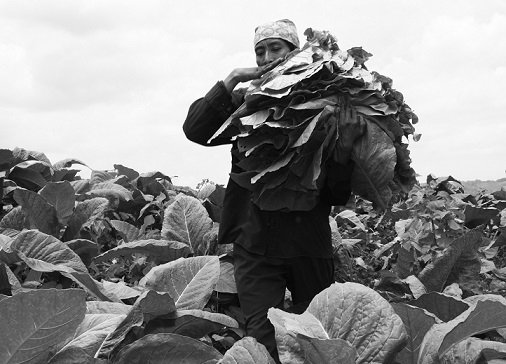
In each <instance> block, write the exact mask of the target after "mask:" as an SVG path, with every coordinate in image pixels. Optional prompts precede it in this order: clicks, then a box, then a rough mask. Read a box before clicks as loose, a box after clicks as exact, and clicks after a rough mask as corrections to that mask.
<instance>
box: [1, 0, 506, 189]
mask: <svg viewBox="0 0 506 364" xmlns="http://www.w3.org/2000/svg"><path fill="white" fill-rule="evenodd" d="M266 9H268V11H266ZM279 18H291V19H293V20H294V21H295V22H296V24H297V26H298V27H299V35H300V36H301V40H302V41H303V40H304V39H303V36H302V33H303V31H304V29H305V28H306V27H314V28H317V29H326V30H330V31H331V32H333V33H334V34H335V35H336V36H337V38H338V40H339V44H340V45H341V46H342V48H345V49H347V48H350V47H352V46H363V47H364V48H365V49H366V50H368V51H370V52H371V53H373V54H374V56H373V57H372V59H371V60H370V61H369V62H368V63H369V64H368V66H369V68H370V69H373V70H376V71H378V72H380V73H384V74H385V75H387V76H390V77H392V78H393V80H394V87H395V88H397V89H399V90H400V91H401V92H403V94H404V96H405V98H406V101H407V103H408V104H409V105H410V106H411V107H412V108H413V109H414V110H415V112H417V114H418V115H419V117H420V123H419V124H417V125H416V128H417V131H418V132H421V133H422V134H423V136H422V140H421V141H420V142H419V143H411V145H410V150H412V158H413V165H414V166H415V169H416V170H417V171H418V172H419V173H420V174H421V175H426V174H428V173H432V172H433V173H436V174H439V175H443V174H454V175H455V176H456V177H462V178H466V179H475V178H484V179H485V178H500V177H503V176H504V163H503V161H502V156H504V155H506V147H505V145H506V144H505V143H504V142H503V141H502V140H501V139H502V137H503V136H504V135H506V133H505V130H504V126H503V124H504V123H503V121H502V116H501V115H502V113H503V108H504V100H503V97H502V85H504V84H505V82H506V79H505V77H506V66H505V64H504V59H506V51H505V45H504V41H503V39H502V38H503V34H506V9H505V6H504V5H503V2H501V1H499V0H490V1H489V2H487V6H483V4H481V3H476V2H473V1H461V2H459V3H458V6H457V5H456V4H455V3H454V2H453V1H436V0H428V1H424V2H422V1H413V2H406V1H399V0H389V1H385V2H381V3H379V2H370V1H355V2H344V3H339V4H337V3H329V2H328V1H320V0H315V1H313V2H311V5H310V6H309V5H308V4H306V3H302V2H293V1H276V2H271V1H266V0H259V1H256V2H245V1H222V2H216V3H209V2H205V1H203V0H202V1H201V0H199V1H188V2H186V3H180V2H171V1H157V0H146V1H144V2H143V3H142V4H140V3H139V2H137V1H133V0H125V1H124V0H110V1H106V2H100V1H89V0H87V1H72V2H69V1H66V0H58V1H56V0H48V1H44V2H28V1H23V0H20V1H16V2H12V1H1V0H0V52H1V53H2V59H1V60H0V82H1V83H2V85H8V87H2V88H1V89H0V112H1V113H2V144H3V145H2V147H9V148H13V147H14V146H20V147H24V148H27V149H33V150H38V151H41V152H44V153H46V154H47V155H48V156H49V157H50V159H51V160H52V161H56V160H59V159H64V158H67V157H76V158H79V159H82V160H83V161H85V162H87V163H89V164H90V165H92V166H93V167H94V168H97V169H111V168H112V165H113V164H114V163H120V164H124V165H126V166H129V167H131V168H135V169H137V170H139V171H141V172H144V171H149V170H161V171H162V172H164V173H166V174H169V175H179V176H180V177H179V178H180V181H181V182H182V183H188V185H195V184H196V183H197V182H198V181H200V180H201V179H202V178H210V179H214V180H216V181H218V182H220V183H225V182H226V180H227V177H228V172H229V170H230V155H229V146H225V147H218V148H205V147H202V146H199V145H196V144H193V143H192V142H190V141H188V140H186V138H185V137H184V135H183V133H182V130H181V126H182V123H183V121H184V119H185V117H186V113H187V110H188V107H189V105H190V104H191V103H192V102H193V101H194V100H195V99H197V98H199V97H202V96H203V95H204V94H205V93H206V92H207V91H208V90H209V89H210V88H211V86H212V85H213V84H214V83H215V82H217V81H218V80H220V79H223V78H225V77H226V76H227V75H228V73H229V72H231V71H232V70H233V69H234V68H235V67H249V66H253V65H254V57H253V52H252V38H253V29H254V27H255V26H256V25H258V24H260V23H263V22H265V21H268V20H272V19H279ZM435 156H437V158H435ZM484 161H486V163H484Z"/></svg>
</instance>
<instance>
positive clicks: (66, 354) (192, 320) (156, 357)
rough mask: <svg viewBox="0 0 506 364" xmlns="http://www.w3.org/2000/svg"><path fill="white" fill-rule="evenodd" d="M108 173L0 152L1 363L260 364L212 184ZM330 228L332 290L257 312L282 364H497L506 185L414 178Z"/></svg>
mask: <svg viewBox="0 0 506 364" xmlns="http://www.w3.org/2000/svg"><path fill="white" fill-rule="evenodd" d="M112 167H113V168H112V169H111V170H109V171H96V170H93V171H92V172H91V176H90V178H88V179H83V178H81V177H80V175H79V171H80V170H81V169H83V168H84V169H86V168H88V167H87V165H86V163H85V162H83V161H80V160H77V159H73V158H70V159H66V160H62V161H59V162H56V163H52V162H51V161H50V160H49V159H48V158H47V157H46V156H45V155H44V154H43V153H41V152H36V151H29V150H25V149H21V148H15V149H13V150H9V149H1V150H0V182H1V189H0V204H1V207H2V210H1V211H0V363H2V364H3V363H9V364H13V363H51V364H56V363H66V364H69V363H76V364H77V363H79V364H85V363H90V364H91V363H97V364H98V363H139V362H149V363H169V362H173V363H241V364H248V363H251V364H253V363H255V364H262V363H273V362H274V361H273V360H272V358H270V356H269V354H268V353H267V351H266V349H265V347H263V345H261V344H259V343H258V342H257V341H256V340H255V339H253V338H251V337H248V336H246V335H245V332H244V320H243V317H242V314H241V309H240V306H239V302H238V299H237V294H236V288H235V282H234V277H233V258H232V255H231V252H232V247H231V246H228V245H218V244H217V232H218V227H219V223H220V212H221V208H222V207H221V206H222V205H221V204H222V199H223V195H224V191H225V189H224V187H223V186H221V185H217V184H215V183H213V182H212V181H209V180H203V181H202V182H201V183H200V184H199V185H198V186H196V187H195V188H193V187H186V186H177V185H175V184H173V183H172V180H171V178H170V177H169V176H167V175H165V174H163V173H161V172H158V171H154V172H138V171H135V170H133V169H131V168H128V167H126V166H123V165H120V164H115V165H114V166H112ZM505 184H506V183H505ZM329 219H330V224H331V227H332V231H333V247H334V259H335V263H336V271H335V281H336V283H334V284H333V285H332V286H331V287H329V288H328V289H326V290H324V291H323V292H321V293H320V294H319V295H317V296H316V297H315V298H314V299H313V301H312V302H311V304H310V305H309V307H308V308H307V310H306V311H305V312H304V313H303V314H300V315H298V314H294V313H291V312H290V307H291V300H290V293H289V292H288V291H287V294H286V299H285V307H284V310H280V309H276V308H272V309H270V310H269V315H268V317H269V319H270V321H271V322H272V323H273V325H274V327H275V329H276V339H277V343H278V350H279V353H280V359H281V361H282V362H283V363H344V364H346V363H399V364H430V363H501V362H506V299H505V295H506V256H505V254H506V253H505V248H504V246H505V245H506V190H504V189H503V190H497V191H478V192H473V193H472V194H471V193H466V190H465V188H464V186H463V184H462V183H461V182H459V181H458V180H456V179H454V178H452V177H440V178H438V177H436V176H428V177H427V179H426V181H425V182H424V183H422V184H416V185H415V186H414V187H413V188H412V189H411V190H410V191H409V192H408V193H407V194H406V195H405V196H403V197H402V198H400V197H399V198H396V199H395V200H393V201H392V202H391V204H390V205H389V206H388V208H387V209H383V210H378V209H376V208H373V204H372V203H371V202H369V201H367V200H365V199H363V198H361V197H358V196H353V197H352V199H351V200H350V201H349V202H348V204H347V205H346V206H339V207H334V209H333V210H332V213H331V216H329Z"/></svg>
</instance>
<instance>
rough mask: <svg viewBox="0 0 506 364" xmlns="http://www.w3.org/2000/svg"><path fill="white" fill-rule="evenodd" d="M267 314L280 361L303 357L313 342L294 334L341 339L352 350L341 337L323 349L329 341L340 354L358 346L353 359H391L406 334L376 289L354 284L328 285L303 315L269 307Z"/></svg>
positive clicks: (399, 320) (361, 360) (391, 309)
mask: <svg viewBox="0 0 506 364" xmlns="http://www.w3.org/2000/svg"><path fill="white" fill-rule="evenodd" d="M268 317H269V319H270V321H271V322H272V324H273V325H274V328H275V331H276V340H277V343H278V351H279V355H280V359H281V360H282V362H283V363H303V362H305V361H304V360H305V356H306V354H305V352H304V350H307V347H311V346H309V345H306V343H307V341H306V342H304V344H303V345H301V343H300V342H298V340H297V335H304V336H305V337H309V338H314V339H322V340H329V339H330V340H331V339H342V340H345V341H346V342H347V343H348V344H349V345H351V347H352V348H351V349H353V350H351V349H350V348H348V346H347V345H343V343H342V342H341V341H339V340H337V341H334V342H333V343H332V342H326V343H325V344H324V345H326V346H327V350H330V349H328V348H329V347H330V348H332V346H333V345H334V346H335V345H339V346H342V350H341V353H342V354H343V355H344V353H345V352H350V353H351V352H354V351H356V358H353V360H356V363H383V362H386V361H388V360H391V359H392V358H393V357H394V356H395V354H397V352H398V351H400V350H401V348H402V347H403V345H404V343H405V341H406V339H407V335H406V331H405V328H404V325H403V323H402V320H401V319H400V317H399V316H398V315H397V314H396V313H395V311H394V310H393V308H392V306H390V304H389V303H388V302H387V301H386V300H385V299H384V298H382V297H381V296H380V295H379V294H378V293H376V292H375V291H374V290H372V289H370V288H368V287H365V286H362V285H360V284H357V283H334V284H332V285H331V286H330V287H329V288H327V289H325V290H323V291H322V292H320V293H319V294H318V295H316V296H315V297H314V299H313V300H312V301H311V303H310V304H309V306H308V308H307V310H306V311H305V312H304V313H303V314H301V315H295V314H290V313H286V312H283V311H281V310H278V309H274V308H271V309H269V312H268ZM299 340H300V338H299ZM306 340H307V339H306ZM312 346H313V347H314V345H312ZM321 347H322V346H320V348H321ZM320 350H321V349H320ZM336 353H337V351H336ZM327 355H329V353H327ZM346 357H347V356H346V355H345V356H344V357H343V359H345V358H346ZM348 358H349V357H348ZM345 360H349V359H345Z"/></svg>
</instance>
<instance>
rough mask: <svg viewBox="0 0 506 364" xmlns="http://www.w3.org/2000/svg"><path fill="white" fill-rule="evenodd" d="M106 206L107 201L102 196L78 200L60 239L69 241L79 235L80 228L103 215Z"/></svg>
mask: <svg viewBox="0 0 506 364" xmlns="http://www.w3.org/2000/svg"><path fill="white" fill-rule="evenodd" d="M108 206H109V201H108V200H107V199H105V198H102V197H95V198H92V199H90V200H86V201H82V202H79V203H78V204H77V206H76V207H75V210H74V213H73V214H72V216H71V217H70V219H69V221H68V224H67V228H66V229H65V232H64V233H63V236H62V240H63V241H69V240H72V239H75V238H77V237H79V232H80V231H81V229H82V228H84V227H87V226H90V225H91V224H92V223H93V222H94V221H95V220H96V219H99V218H101V217H103V215H104V211H105V210H106V209H107V208H108Z"/></svg>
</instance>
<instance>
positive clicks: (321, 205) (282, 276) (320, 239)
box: [183, 19, 363, 362]
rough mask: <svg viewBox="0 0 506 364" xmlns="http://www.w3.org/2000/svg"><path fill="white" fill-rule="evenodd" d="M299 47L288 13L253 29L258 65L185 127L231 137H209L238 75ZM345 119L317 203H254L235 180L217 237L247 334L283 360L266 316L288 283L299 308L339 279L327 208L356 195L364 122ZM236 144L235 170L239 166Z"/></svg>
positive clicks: (193, 112)
mask: <svg viewBox="0 0 506 364" xmlns="http://www.w3.org/2000/svg"><path fill="white" fill-rule="evenodd" d="M296 48H299V39H298V36H297V30H296V27H295V25H294V23H293V22H291V21H290V20H287V19H283V20H278V21H274V22H270V23H267V24H263V25H261V26H259V27H257V28H256V29H255V36H254V50H255V55H256V63H257V67H250V68H236V69H234V70H233V71H232V72H231V73H230V74H229V75H228V76H227V77H226V78H225V79H224V80H223V81H219V82H218V83H217V84H216V85H215V86H214V87H213V88H212V89H211V90H210V91H209V92H208V93H207V94H206V95H205V96H204V97H203V98H201V99H198V100H197V101H195V102H194V103H193V104H192V105H191V106H190V109H189V112H188V116H187V118H186V121H185V123H184V126H183V130H184V132H185V134H186V136H187V138H188V139H190V140H192V141H194V142H196V143H199V144H201V145H219V144H225V143H231V142H230V140H228V139H220V138H216V139H213V141H212V142H211V143H210V144H207V141H208V140H209V139H210V138H211V136H213V134H214V133H215V132H216V131H217V130H218V128H219V127H220V126H221V125H222V124H223V123H224V122H225V121H226V120H227V119H228V117H229V116H230V115H231V114H232V113H233V112H234V111H235V110H236V109H237V108H238V107H239V106H240V105H241V104H242V102H243V100H244V90H235V91H234V89H235V87H236V86H237V85H238V84H239V83H240V82H247V81H251V80H254V79H257V78H260V77H261V76H262V75H263V74H264V73H266V72H268V71H269V70H271V69H273V68H274V67H275V66H277V65H278V64H279V63H280V62H281V61H282V60H283V59H284V57H286V56H287V54H288V53H289V52H291V51H292V50H294V49H296ZM340 120H343V121H342V123H341V122H340V124H339V133H340V134H339V135H340V137H339V142H340V144H339V155H340V156H341V159H342V161H340V163H332V164H329V165H328V166H327V168H328V169H332V171H330V172H329V173H328V174H329V176H332V178H331V179H330V178H329V179H328V180H327V183H326V186H325V187H324V188H323V189H322V191H321V193H320V198H319V202H318V204H317V205H316V207H314V208H313V209H312V210H309V211H289V212H281V211H262V210H260V209H259V208H258V207H257V206H256V205H255V204H253V203H252V202H251V199H250V192H249V191H248V190H246V189H243V188H242V187H240V186H239V185H237V184H236V183H235V182H234V181H232V180H231V179H230V180H229V182H228V185H227V189H226V194H225V198H224V203H223V214H222V217H221V224H220V232H219V236H218V240H219V243H223V244H227V243H234V253H233V254H234V273H235V280H236V283H237V291H238V295H239V302H240V304H241V308H242V310H243V312H244V315H245V319H246V330H247V335H249V336H253V337H255V338H256V339H257V340H258V341H259V342H260V343H262V344H264V345H265V346H266V347H267V349H268V351H269V352H270V354H271V355H272V357H273V358H274V359H275V360H276V361H277V362H279V358H278V354H277V348H276V341H275V338H274V328H273V326H272V325H271V323H270V322H269V320H268V319H267V310H268V309H269V308H270V307H278V308H280V307H282V306H283V302H284V297H285V290H286V288H288V289H289V290H290V292H291V294H292V300H293V303H294V312H296V313H301V312H303V311H304V310H305V309H306V307H307V305H308V304H309V303H310V301H311V299H312V298H313V297H314V296H315V295H316V294H317V293H319V292H321V291H322V290H323V289H325V288H327V287H328V286H330V284H332V283H333V282H334V278H333V274H334V263H333V258H332V245H331V231H330V226H329V213H330V209H331V206H332V205H344V204H346V202H347V201H348V199H349V197H350V194H351V187H350V175H351V172H352V169H353V163H352V162H350V161H349V155H350V152H351V146H352V144H353V141H354V140H355V139H356V138H357V137H359V136H360V135H361V133H363V125H361V124H360V123H357V122H354V123H351V122H346V120H347V118H345V117H341V118H340ZM235 150H237V146H236V144H235V143H232V170H231V172H232V173H236V172H240V171H241V169H240V167H238V166H237V164H236V163H237V158H236V157H235V156H234V153H233V152H234V151H235Z"/></svg>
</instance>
